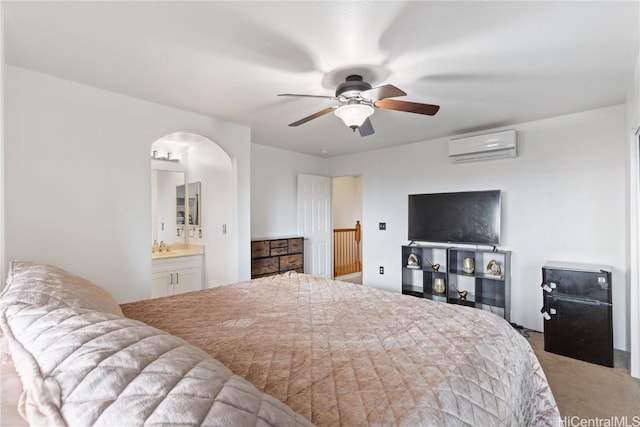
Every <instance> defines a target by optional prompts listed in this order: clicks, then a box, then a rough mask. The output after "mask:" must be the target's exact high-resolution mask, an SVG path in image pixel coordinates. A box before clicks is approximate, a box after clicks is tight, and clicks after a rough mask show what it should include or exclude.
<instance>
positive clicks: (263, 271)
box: [251, 237, 304, 279]
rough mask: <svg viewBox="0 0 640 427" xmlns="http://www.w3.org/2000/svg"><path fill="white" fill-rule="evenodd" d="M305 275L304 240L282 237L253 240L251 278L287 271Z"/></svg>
mask: <svg viewBox="0 0 640 427" xmlns="http://www.w3.org/2000/svg"><path fill="white" fill-rule="evenodd" d="M291 270H294V271H297V272H298V273H304V238H302V237H282V238H265V239H252V240H251V278H252V279H255V278H256V277H263V276H271V275H274V274H280V273H286V272H287V271H291Z"/></svg>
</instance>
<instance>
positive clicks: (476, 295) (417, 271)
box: [402, 245, 511, 320]
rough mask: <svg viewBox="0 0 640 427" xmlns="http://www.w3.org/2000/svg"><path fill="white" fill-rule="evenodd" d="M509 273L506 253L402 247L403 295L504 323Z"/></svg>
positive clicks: (506, 316) (415, 246)
mask: <svg viewBox="0 0 640 427" xmlns="http://www.w3.org/2000/svg"><path fill="white" fill-rule="evenodd" d="M412 255H413V256H414V258H413V259H412V260H410V257H411V256H412ZM416 260H417V264H418V265H416ZM510 272H511V252H510V251H498V250H496V251H494V250H489V249H486V250H485V249H476V248H466V247H449V246H446V247H445V246H417V245H408V246H403V247H402V293H403V294H406V295H413V296H417V297H422V298H429V299H432V300H434V301H442V302H448V303H450V304H459V305H466V306H469V307H475V308H480V309H484V310H487V311H491V312H492V313H495V314H497V315H499V316H501V317H504V318H505V319H506V320H509V319H510V314H511V307H510V299H511V298H510V294H511V280H510Z"/></svg>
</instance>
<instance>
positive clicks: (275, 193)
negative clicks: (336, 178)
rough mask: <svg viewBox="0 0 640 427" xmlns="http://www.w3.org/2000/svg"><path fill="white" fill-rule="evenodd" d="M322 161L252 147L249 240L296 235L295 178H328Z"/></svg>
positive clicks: (312, 157) (269, 148)
mask: <svg viewBox="0 0 640 427" xmlns="http://www.w3.org/2000/svg"><path fill="white" fill-rule="evenodd" d="M325 162H326V160H325V159H321V158H319V157H315V156H308V155H305V154H299V153H294V152H292V151H287V150H281V149H278V148H271V147H267V146H264V145H258V144H251V237H255V238H261V237H279V236H290V235H295V234H297V233H298V217H297V212H298V200H297V197H298V196H297V194H298V193H297V188H298V187H297V176H298V174H299V173H306V174H312V175H327V170H326V167H325Z"/></svg>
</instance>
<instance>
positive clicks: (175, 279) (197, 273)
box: [151, 255, 203, 298]
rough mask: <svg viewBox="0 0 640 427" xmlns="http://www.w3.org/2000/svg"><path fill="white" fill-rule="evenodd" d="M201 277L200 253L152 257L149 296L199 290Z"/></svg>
mask: <svg viewBox="0 0 640 427" xmlns="http://www.w3.org/2000/svg"><path fill="white" fill-rule="evenodd" d="M202 279H203V277H202V255H191V256H183V257H169V258H161V259H154V260H153V264H152V274H151V298H159V297H166V296H169V295H175V294H179V293H182V292H191V291H199V290H200V289H202V285H203V280H202Z"/></svg>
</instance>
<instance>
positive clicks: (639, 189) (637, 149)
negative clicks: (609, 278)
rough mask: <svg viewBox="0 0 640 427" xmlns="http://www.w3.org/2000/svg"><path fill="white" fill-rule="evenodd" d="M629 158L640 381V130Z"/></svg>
mask: <svg viewBox="0 0 640 427" xmlns="http://www.w3.org/2000/svg"><path fill="white" fill-rule="evenodd" d="M629 157H630V161H629V163H630V171H629V236H630V239H629V287H628V291H629V350H630V353H631V357H630V363H629V369H630V373H631V376H633V377H636V378H640V248H639V244H640V226H639V225H640V209H639V205H638V203H639V201H640V200H639V195H640V194H639V193H640V185H639V183H640V127H638V128H637V129H636V131H635V132H633V133H632V138H631V143H630V151H629Z"/></svg>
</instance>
